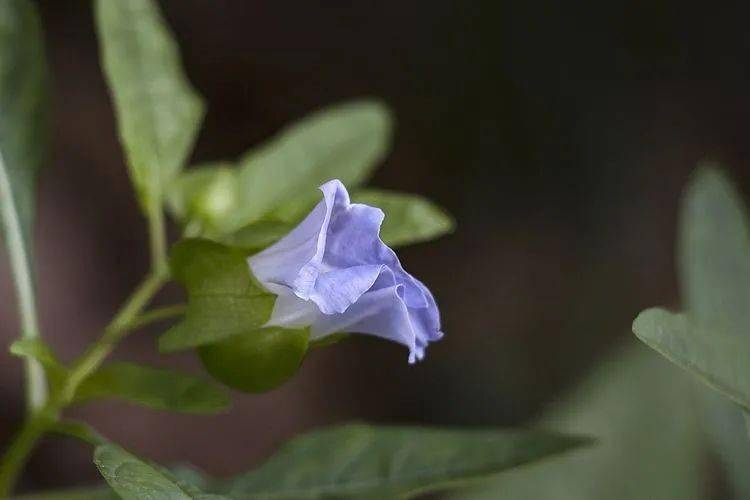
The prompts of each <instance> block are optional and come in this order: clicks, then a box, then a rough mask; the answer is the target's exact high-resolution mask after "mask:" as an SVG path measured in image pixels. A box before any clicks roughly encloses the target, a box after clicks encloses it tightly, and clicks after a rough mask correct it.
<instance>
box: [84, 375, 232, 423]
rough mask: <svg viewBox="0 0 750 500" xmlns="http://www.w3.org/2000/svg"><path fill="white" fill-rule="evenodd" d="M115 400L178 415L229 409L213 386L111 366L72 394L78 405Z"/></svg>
mask: <svg viewBox="0 0 750 500" xmlns="http://www.w3.org/2000/svg"><path fill="white" fill-rule="evenodd" d="M102 398H118V399H122V400H125V401H129V402H132V403H136V404H139V405H143V406H147V407H149V408H155V409H158V410H167V411H173V412H180V413H216V412H220V411H223V410H226V409H227V408H228V407H229V403H230V401H229V397H228V396H227V394H226V393H225V392H224V391H223V390H222V389H221V388H219V387H218V386H216V385H215V384H213V383H211V382H208V381H206V380H203V379H201V378H198V377H195V376H193V375H189V374H187V373H180V372H175V371H171V370H164V369H158V368H151V367H147V366H141V365H135V364H130V363H112V364H110V365H107V366H104V367H102V368H101V369H99V370H98V371H97V372H95V373H94V374H93V375H91V376H90V377H89V378H87V379H86V380H85V381H84V382H83V383H82V384H81V386H80V387H79V389H78V391H77V392H76V400H77V401H79V402H83V401H89V400H92V399H102Z"/></svg>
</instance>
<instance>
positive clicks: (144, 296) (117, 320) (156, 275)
mask: <svg viewBox="0 0 750 500" xmlns="http://www.w3.org/2000/svg"><path fill="white" fill-rule="evenodd" d="M166 279H167V275H166V274H164V273H163V272H160V271H153V272H152V273H151V274H149V275H148V276H147V277H146V279H145V280H144V281H143V282H142V283H141V284H140V286H139V287H138V288H136V289H135V291H134V292H133V294H132V295H131V296H130V298H129V299H128V300H127V301H126V302H125V304H124V305H123V306H122V308H121V309H120V312H118V313H117V315H116V316H115V317H114V318H113V319H112V321H111V322H110V323H109V325H108V326H107V327H106V328H105V329H104V334H103V335H102V336H101V337H100V338H99V340H97V341H96V342H95V343H94V344H93V345H92V346H91V347H89V349H88V350H87V351H86V352H85V353H84V354H83V356H81V357H80V358H79V359H78V361H76V363H75V364H74V365H73V368H72V369H71V370H70V375H68V379H67V380H66V383H65V385H64V386H63V388H62V390H61V397H62V400H63V401H64V404H65V405H67V404H69V403H70V401H72V399H73V397H74V396H75V392H76V390H77V389H78V387H79V386H80V385H81V383H82V382H83V381H84V380H86V378H87V377H88V376H89V375H91V374H92V373H93V372H94V371H95V370H96V369H97V368H99V365H101V364H102V362H103V361H104V360H105V359H106V357H107V356H109V354H110V353H111V352H112V350H113V349H114V347H115V345H116V344H117V342H119V341H120V340H122V338H123V337H124V336H125V334H127V333H128V332H129V331H131V330H132V328H130V327H129V326H130V325H131V324H132V323H133V321H134V320H135V319H136V318H137V317H138V315H139V314H140V313H141V311H142V310H143V308H144V307H146V306H147V305H148V303H149V302H150V301H151V299H152V298H153V297H154V295H156V293H157V292H158V291H159V289H161V287H162V286H163V285H164V283H165V282H166Z"/></svg>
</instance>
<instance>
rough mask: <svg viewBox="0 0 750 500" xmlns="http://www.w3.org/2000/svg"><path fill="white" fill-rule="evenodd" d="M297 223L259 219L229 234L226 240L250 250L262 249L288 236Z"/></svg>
mask: <svg viewBox="0 0 750 500" xmlns="http://www.w3.org/2000/svg"><path fill="white" fill-rule="evenodd" d="M294 227H295V225H294V224H290V223H287V222H275V221H264V220H263V221H258V222H253V223H252V224H249V225H247V226H245V227H243V228H242V229H240V230H239V231H237V232H236V233H234V234H232V235H230V236H228V237H227V238H225V239H226V241H227V242H228V243H230V244H232V245H236V246H238V247H242V248H247V249H248V250H256V251H257V250H262V249H264V248H266V247H267V246H269V245H270V244H272V243H274V242H276V241H277V240H280V239H281V238H283V237H284V236H286V235H287V234H288V233H289V231H291V230H292V229H294Z"/></svg>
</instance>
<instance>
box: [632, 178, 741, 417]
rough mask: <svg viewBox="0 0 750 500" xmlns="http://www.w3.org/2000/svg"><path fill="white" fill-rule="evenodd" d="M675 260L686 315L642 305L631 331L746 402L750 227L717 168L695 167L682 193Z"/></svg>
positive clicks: (719, 388) (673, 359)
mask: <svg viewBox="0 0 750 500" xmlns="http://www.w3.org/2000/svg"><path fill="white" fill-rule="evenodd" d="M679 263H680V278H681V286H682V292H683V297H684V299H685V301H686V304H685V305H686V309H687V311H688V312H687V314H686V315H676V314H671V313H669V312H667V311H664V310H660V309H651V310H647V311H644V312H643V313H641V315H640V316H638V318H637V319H636V320H635V322H634V324H633V331H634V332H635V334H636V335H637V336H638V337H639V338H640V339H641V340H643V341H644V342H646V343H647V344H648V345H649V346H651V347H653V348H654V349H656V350H657V351H659V352H660V353H661V354H663V355H664V356H666V357H667V358H669V359H670V360H671V361H673V362H674V363H677V364H678V365H680V366H682V367H683V368H685V369H687V370H690V371H692V372H693V373H695V374H696V375H698V376H699V377H701V378H702V379H703V380H704V381H705V382H706V383H707V384H708V385H710V386H711V387H713V388H714V389H717V390H719V391H720V392H722V393H724V394H725V395H726V396H728V397H730V398H731V399H732V400H733V401H735V402H736V403H738V404H740V405H742V406H743V407H745V408H746V409H747V408H750V364H749V363H748V361H749V360H750V308H749V307H747V303H748V300H750V233H748V228H747V221H746V218H745V212H744V207H743V206H742V202H741V200H740V198H739V195H738V194H737V192H736V191H735V189H734V188H733V187H732V185H731V183H730V182H729V181H728V180H727V179H726V177H724V176H723V174H721V173H720V172H719V171H718V170H716V169H715V168H708V167H703V168H701V169H699V170H698V171H697V172H696V174H695V176H694V178H693V180H692V182H691V184H690V186H689V187H688V189H687V191H686V193H685V199H684V204H683V208H682V216H681V224H680V245H679Z"/></svg>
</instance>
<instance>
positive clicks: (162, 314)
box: [127, 304, 187, 331]
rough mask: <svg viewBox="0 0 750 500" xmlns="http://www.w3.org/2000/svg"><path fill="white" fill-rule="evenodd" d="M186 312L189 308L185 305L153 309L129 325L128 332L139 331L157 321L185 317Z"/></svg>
mask: <svg viewBox="0 0 750 500" xmlns="http://www.w3.org/2000/svg"><path fill="white" fill-rule="evenodd" d="M185 311H187V306H186V305H185V304H175V305H173V306H165V307H159V308H157V309H152V310H150V311H146V312H145V313H143V314H141V315H140V316H138V317H137V318H135V319H134V320H133V321H131V322H130V324H129V325H127V329H128V331H130V330H137V329H139V328H143V327H144V326H147V325H150V324H151V323H155V322H157V321H162V320H165V319H170V318H176V317H178V316H182V315H184V314H185Z"/></svg>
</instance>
